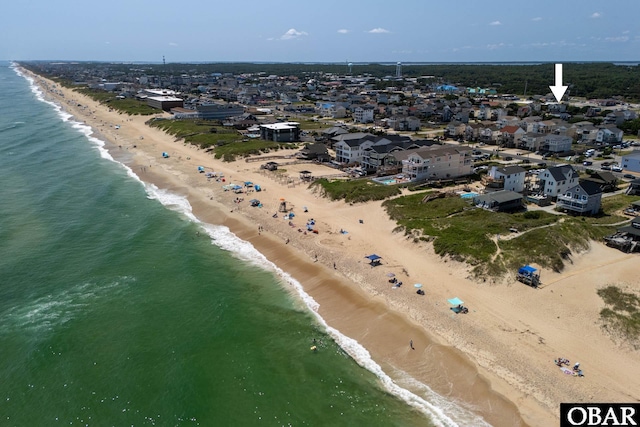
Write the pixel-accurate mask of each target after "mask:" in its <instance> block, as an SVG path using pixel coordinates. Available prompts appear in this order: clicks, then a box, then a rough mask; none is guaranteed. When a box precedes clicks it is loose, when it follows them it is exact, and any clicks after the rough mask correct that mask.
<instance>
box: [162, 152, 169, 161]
mask: <svg viewBox="0 0 640 427" xmlns="http://www.w3.org/2000/svg"><path fill="white" fill-rule="evenodd" d="M162 157H164V158H165V159H168V158H169V153H167V152H166V151H163V152H162Z"/></svg>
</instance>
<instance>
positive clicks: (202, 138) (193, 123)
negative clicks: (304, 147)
mask: <svg viewBox="0 0 640 427" xmlns="http://www.w3.org/2000/svg"><path fill="white" fill-rule="evenodd" d="M147 124H148V125H149V126H152V127H157V128H160V129H162V130H164V131H165V132H166V133H168V134H170V135H173V136H175V137H176V139H182V140H183V141H184V142H185V143H187V144H193V145H196V146H198V147H200V148H202V149H205V150H207V151H212V152H213V153H214V156H215V158H216V159H222V160H224V161H228V162H232V161H234V160H236V159H237V158H238V157H247V156H252V155H258V154H261V153H268V152H270V151H272V150H280V149H293V148H297V147H298V144H295V143H284V142H273V141H263V140H255V139H254V140H243V139H242V135H240V133H238V131H236V130H235V129H232V128H229V127H227V126H222V124H221V123H220V122H219V121H216V120H194V119H184V120H173V119H157V118H155V119H151V120H149V121H148V122H147Z"/></svg>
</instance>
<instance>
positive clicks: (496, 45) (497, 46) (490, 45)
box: [487, 43, 511, 50]
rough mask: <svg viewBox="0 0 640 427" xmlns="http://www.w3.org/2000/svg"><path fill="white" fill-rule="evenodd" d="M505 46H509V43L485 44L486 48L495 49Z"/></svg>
mask: <svg viewBox="0 0 640 427" xmlns="http://www.w3.org/2000/svg"><path fill="white" fill-rule="evenodd" d="M505 46H511V45H510V44H504V43H493V44H488V45H487V49H489V50H496V49H500V48H503V47H505Z"/></svg>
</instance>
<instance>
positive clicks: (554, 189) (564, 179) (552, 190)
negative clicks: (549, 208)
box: [538, 165, 579, 198]
mask: <svg viewBox="0 0 640 427" xmlns="http://www.w3.org/2000/svg"><path fill="white" fill-rule="evenodd" d="M578 178H579V176H578V172H576V171H575V170H574V169H573V167H572V166H571V165H559V166H553V167H550V168H548V169H545V170H544V171H542V172H540V174H539V175H538V179H539V180H540V189H541V191H542V193H543V194H544V195H545V196H547V197H551V198H556V197H558V195H559V194H564V193H565V192H566V191H567V190H568V189H569V188H571V187H573V186H575V185H576V184H577V183H578Z"/></svg>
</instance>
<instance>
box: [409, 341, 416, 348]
mask: <svg viewBox="0 0 640 427" xmlns="http://www.w3.org/2000/svg"><path fill="white" fill-rule="evenodd" d="M409 348H411V350H415V348H413V340H409Z"/></svg>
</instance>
